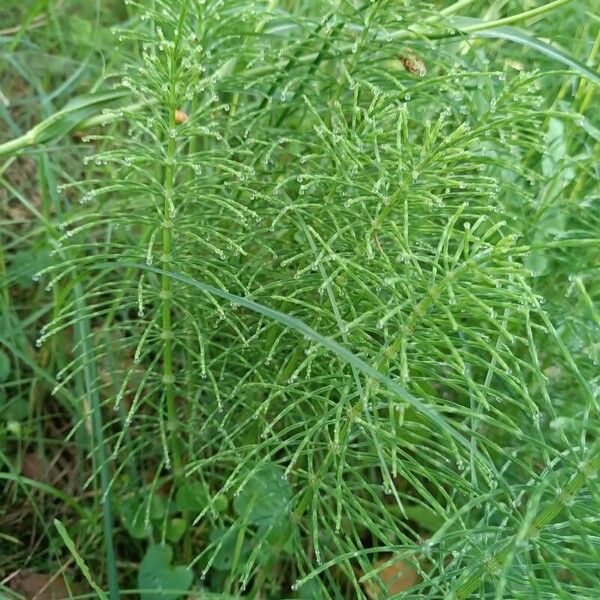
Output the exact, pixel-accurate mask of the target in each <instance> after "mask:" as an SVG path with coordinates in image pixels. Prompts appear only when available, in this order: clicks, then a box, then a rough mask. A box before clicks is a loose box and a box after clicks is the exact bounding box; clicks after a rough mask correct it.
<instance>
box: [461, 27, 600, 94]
mask: <svg viewBox="0 0 600 600" xmlns="http://www.w3.org/2000/svg"><path fill="white" fill-rule="evenodd" d="M451 23H452V25H453V26H454V27H456V29H457V30H458V31H460V32H462V33H466V34H468V35H469V36H470V37H478V38H490V39H501V40H508V41H509V42H515V43H516V44H521V45H522V46H526V47H527V48H531V49H532V50H535V51H536V52H539V53H540V54H544V55H545V56H547V57H548V58H550V59H551V60H555V61H557V62H560V63H562V64H563V65H566V66H567V67H570V68H571V69H573V71H575V72H576V73H577V74H578V75H580V76H581V77H584V78H585V79H587V80H589V81H591V82H593V83H595V84H596V85H598V86H600V75H598V73H596V72H595V71H594V70H593V69H590V67H588V66H587V65H585V64H584V63H582V62H581V61H579V60H577V59H576V58H575V57H573V56H571V55H570V54H569V53H567V52H565V51H564V50H561V49H560V48H557V47H556V46H552V45H550V44H548V43H547V42H542V40H540V39H538V38H535V37H533V36H530V35H527V34H526V33H523V32H522V31H521V30H519V29H517V28H515V27H508V26H502V27H494V28H492V29H478V27H483V26H485V24H486V21H485V20H483V19H473V18H471V17H453V18H452V20H451Z"/></svg>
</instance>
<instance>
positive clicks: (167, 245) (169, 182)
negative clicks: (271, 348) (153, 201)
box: [160, 86, 182, 477]
mask: <svg viewBox="0 0 600 600" xmlns="http://www.w3.org/2000/svg"><path fill="white" fill-rule="evenodd" d="M173 96H174V94H173V86H171V92H170V94H169V103H168V111H169V128H170V129H173V128H175V126H176V122H175V110H176V106H175V102H174V100H173ZM170 133H171V132H168V140H169V141H168V143H167V161H166V162H167V164H166V166H165V169H164V175H163V187H164V196H165V197H164V204H163V226H162V241H163V243H162V264H163V267H164V269H165V270H168V269H170V268H171V262H172V259H171V252H172V234H171V231H172V228H173V214H172V212H173V201H174V198H173V197H174V193H173V192H174V182H175V176H174V167H175V149H176V146H175V138H173V137H172V136H171V135H170ZM160 297H161V299H162V308H161V312H162V337H163V383H164V386H165V394H166V400H167V416H168V430H169V437H170V440H171V447H172V449H173V465H174V467H175V476H176V477H178V476H179V475H181V468H182V464H181V450H180V446H179V438H178V436H177V406H176V403H175V377H174V375H173V326H172V319H171V278H170V277H168V276H166V275H163V276H162V277H161V293H160Z"/></svg>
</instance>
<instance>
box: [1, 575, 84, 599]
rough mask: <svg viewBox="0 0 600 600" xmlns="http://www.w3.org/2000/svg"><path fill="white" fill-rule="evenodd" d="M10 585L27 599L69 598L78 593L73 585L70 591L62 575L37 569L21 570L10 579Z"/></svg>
mask: <svg viewBox="0 0 600 600" xmlns="http://www.w3.org/2000/svg"><path fill="white" fill-rule="evenodd" d="M9 585H10V587H11V588H12V589H13V590H14V591H15V592H18V593H19V594H21V595H22V596H24V597H25V598H27V600H68V599H69V598H72V597H73V594H75V593H77V592H76V591H75V589H74V588H73V586H71V592H69V588H68V587H67V583H66V581H65V579H64V577H62V575H58V576H56V577H55V576H53V575H46V574H45V573H36V572H35V571H20V572H19V573H18V574H17V575H16V576H15V577H13V578H12V579H11V580H10V583H9Z"/></svg>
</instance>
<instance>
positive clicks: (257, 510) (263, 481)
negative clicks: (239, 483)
mask: <svg viewBox="0 0 600 600" xmlns="http://www.w3.org/2000/svg"><path fill="white" fill-rule="evenodd" d="M291 498H292V489H291V487H290V484H289V483H288V482H287V481H286V479H285V478H284V472H283V470H282V469H281V468H280V467H278V466H277V465H274V464H268V465H265V466H263V467H260V468H259V469H258V470H257V471H256V472H255V473H254V474H253V475H252V477H250V479H249V480H248V482H247V483H246V485H245V486H244V488H243V489H242V491H241V492H240V494H239V495H238V496H237V497H236V498H235V500H234V501H233V508H234V510H235V512H236V513H237V514H238V515H240V516H244V517H245V518H246V519H247V521H248V523H250V524H253V525H262V526H264V525H268V524H270V523H273V521H277V520H279V519H281V518H282V517H284V516H285V515H287V514H289V511H290V508H291V506H290V503H291Z"/></svg>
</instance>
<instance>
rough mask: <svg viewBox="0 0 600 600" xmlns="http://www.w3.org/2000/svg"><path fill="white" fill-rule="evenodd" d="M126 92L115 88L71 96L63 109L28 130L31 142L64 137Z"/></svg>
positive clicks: (38, 142)
mask: <svg viewBox="0 0 600 600" xmlns="http://www.w3.org/2000/svg"><path fill="white" fill-rule="evenodd" d="M128 93H129V92H127V91H123V90H115V91H110V92H96V93H92V94H86V95H83V96H78V97H76V98H73V99H72V100H70V101H69V102H68V103H67V104H66V105H65V107H64V108H63V109H61V110H59V111H58V112H57V113H55V114H53V115H52V116H50V117H48V118H47V119H46V120H45V121H42V122H41V123H39V124H38V125H36V126H35V127H34V128H33V129H32V130H31V131H30V132H29V135H30V136H31V138H32V143H35V144H44V143H46V142H49V141H52V140H55V139H59V138H61V137H64V136H65V135H67V134H68V133H70V132H71V131H73V129H75V127H77V125H79V123H81V122H82V121H85V120H86V119H87V118H88V117H91V116H92V115H95V114H97V113H98V111H99V110H100V109H102V108H106V107H108V106H110V105H111V104H112V103H113V102H114V101H115V100H119V99H121V98H123V97H125V96H127V95H128Z"/></svg>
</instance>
